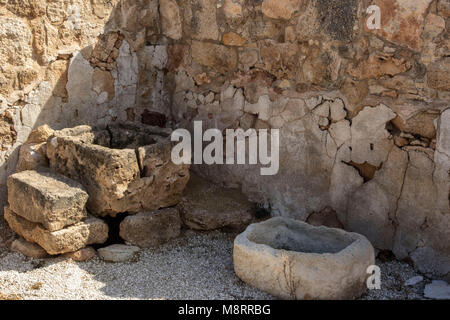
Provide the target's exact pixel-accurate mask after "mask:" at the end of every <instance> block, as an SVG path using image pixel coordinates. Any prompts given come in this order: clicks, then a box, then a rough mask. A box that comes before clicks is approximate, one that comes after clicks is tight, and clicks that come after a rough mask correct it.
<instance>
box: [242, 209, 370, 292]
mask: <svg viewBox="0 0 450 320" xmlns="http://www.w3.org/2000/svg"><path fill="white" fill-rule="evenodd" d="M233 259H234V269H235V272H236V274H237V276H238V277H239V278H241V279H242V280H243V281H244V282H246V283H248V284H250V285H253V286H255V287H257V288H259V289H261V290H263V291H266V292H269V293H270V294H272V295H275V296H278V297H280V298H283V299H354V298H357V297H359V296H361V295H362V294H363V293H364V292H365V290H366V289H367V285H366V279H367V277H368V274H367V273H366V272H367V268H368V267H369V266H370V265H374V264H375V253H374V249H373V247H372V245H371V244H370V242H369V241H368V240H367V239H366V238H365V237H364V236H362V235H359V234H357V233H349V232H346V231H343V230H341V229H333V228H327V227H314V226H311V225H309V224H307V223H303V222H300V221H297V220H292V219H287V218H282V217H276V218H272V219H270V220H267V221H265V222H261V223H256V224H252V225H250V226H249V227H248V228H247V230H246V231H245V232H244V233H242V234H240V235H239V236H238V237H237V238H236V239H235V242H234V252H233Z"/></svg>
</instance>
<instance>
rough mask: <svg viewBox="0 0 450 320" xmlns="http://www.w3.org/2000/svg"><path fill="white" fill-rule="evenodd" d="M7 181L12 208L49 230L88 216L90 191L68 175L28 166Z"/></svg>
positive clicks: (23, 216)
mask: <svg viewBox="0 0 450 320" xmlns="http://www.w3.org/2000/svg"><path fill="white" fill-rule="evenodd" d="M7 185H8V202H9V205H10V209H11V210H12V211H13V212H15V213H16V214H18V215H19V216H21V217H22V218H25V219H27V220H28V221H31V222H35V223H40V224H42V226H43V227H44V228H46V229H47V230H49V231H57V230H61V229H63V228H64V227H66V226H69V225H72V224H75V223H77V222H80V221H81V220H82V219H84V218H86V217H87V212H86V209H85V206H86V202H87V200H88V197H89V196H88V194H87V193H86V191H85V190H84V188H83V186H81V185H80V184H79V183H77V182H75V181H73V180H71V179H69V178H66V177H65V176H62V175H60V174H57V173H54V172H51V171H44V170H41V171H39V172H37V171H31V170H29V171H23V172H20V173H16V174H13V175H12V176H10V177H9V178H8V183H7Z"/></svg>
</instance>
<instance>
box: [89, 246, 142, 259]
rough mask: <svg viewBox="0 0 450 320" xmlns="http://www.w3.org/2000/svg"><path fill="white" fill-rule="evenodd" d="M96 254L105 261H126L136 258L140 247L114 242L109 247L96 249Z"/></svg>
mask: <svg viewBox="0 0 450 320" xmlns="http://www.w3.org/2000/svg"><path fill="white" fill-rule="evenodd" d="M97 251H98V255H99V256H100V257H101V258H102V259H103V260H106V261H110V262H127V261H133V260H134V259H136V257H137V254H138V253H139V251H140V249H139V248H138V247H135V246H127V245H124V244H114V245H112V246H109V247H105V248H100V249H98V250H97Z"/></svg>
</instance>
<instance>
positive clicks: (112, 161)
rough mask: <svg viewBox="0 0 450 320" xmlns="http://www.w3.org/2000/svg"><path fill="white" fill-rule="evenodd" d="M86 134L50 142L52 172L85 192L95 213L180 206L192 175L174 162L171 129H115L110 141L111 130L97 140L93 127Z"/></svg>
mask: <svg viewBox="0 0 450 320" xmlns="http://www.w3.org/2000/svg"><path fill="white" fill-rule="evenodd" d="M86 130H88V131H87V135H86V138H84V139H83V138H82V137H83V136H77V135H73V134H72V135H70V134H64V133H60V134H59V135H58V136H56V137H54V138H51V139H50V141H49V143H48V144H47V155H48V158H49V161H50V167H51V168H52V169H54V170H56V171H58V172H60V173H63V174H65V175H66V176H68V177H71V178H72V179H74V180H76V181H78V182H80V183H81V184H82V185H83V186H84V187H85V188H86V190H87V192H88V194H89V200H88V203H87V207H88V209H89V210H90V211H91V212H92V213H94V214H97V215H101V216H105V215H112V216H115V215H117V214H118V213H122V212H140V211H142V210H157V209H159V208H162V207H163V208H164V207H170V206H173V205H176V204H177V203H178V202H179V201H180V199H181V193H182V192H183V190H184V187H185V185H186V183H187V180H188V179H189V171H188V166H177V165H174V164H173V163H172V162H171V158H170V155H171V146H172V143H171V142H170V141H169V134H170V130H169V131H168V130H166V129H161V128H156V127H141V128H139V127H136V126H118V127H112V126H111V127H109V132H110V133H111V138H110V137H109V135H108V131H101V130H100V131H96V133H95V134H96V135H97V138H95V137H94V136H95V134H94V132H93V131H92V129H90V127H88V128H86ZM102 133H103V134H102ZM101 137H106V141H102V140H101ZM85 139H86V140H85ZM95 140H97V141H95ZM96 143H98V144H96ZM141 170H142V172H141Z"/></svg>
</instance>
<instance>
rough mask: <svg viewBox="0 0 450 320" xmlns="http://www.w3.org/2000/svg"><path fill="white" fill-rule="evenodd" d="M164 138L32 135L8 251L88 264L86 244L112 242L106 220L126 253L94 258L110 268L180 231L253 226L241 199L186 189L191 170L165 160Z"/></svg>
mask: <svg viewBox="0 0 450 320" xmlns="http://www.w3.org/2000/svg"><path fill="white" fill-rule="evenodd" d="M169 136H170V130H169V129H161V128H155V127H150V126H148V127H147V126H140V127H137V126H135V125H130V124H121V125H116V126H108V127H106V128H92V127H90V126H78V127H75V128H66V129H63V130H59V131H53V130H52V129H50V128H49V127H48V126H46V125H45V126H41V127H39V128H37V129H35V130H34V131H33V132H32V133H31V135H30V137H29V140H28V141H27V143H25V144H24V145H23V146H22V148H21V150H20V155H19V166H18V169H17V171H18V173H15V174H13V175H11V176H10V177H9V179H8V183H7V185H8V202H9V205H8V206H7V207H5V210H4V211H5V219H6V220H7V222H8V224H9V225H10V227H11V228H12V229H13V230H14V231H15V232H16V233H17V234H19V235H20V236H21V238H20V239H17V240H16V241H15V242H14V245H13V247H12V249H13V250H16V251H19V252H21V253H23V254H25V255H27V256H29V257H33V258H45V257H47V256H49V255H59V254H62V255H64V256H65V257H68V258H72V259H73V260H76V261H84V260H87V259H90V258H91V257H93V256H94V255H95V253H96V252H95V250H94V249H93V248H92V247H89V246H90V245H94V244H104V243H105V242H108V243H110V242H111V241H108V240H111V232H113V233H114V232H116V230H113V229H112V228H109V226H108V224H107V221H111V219H112V220H114V219H117V220H116V221H117V222H120V225H119V230H117V232H118V234H117V235H113V237H116V239H121V240H123V241H124V243H125V244H126V245H128V246H130V248H125V247H126V246H125V247H124V245H120V246H119V247H117V246H118V244H114V245H113V246H108V247H106V248H102V250H99V251H98V252H99V255H100V256H101V257H102V258H103V259H105V260H108V261H113V262H117V261H129V260H132V256H133V257H134V256H135V253H136V250H135V249H133V247H134V248H136V247H140V248H152V247H158V246H160V245H161V244H163V243H165V242H167V241H169V240H171V239H174V238H176V237H178V236H179V235H180V234H181V231H182V229H183V227H187V228H190V229H194V230H214V229H221V228H231V229H235V230H236V229H237V230H243V228H245V227H246V226H247V225H248V224H249V223H250V222H251V221H252V219H253V216H252V213H251V211H252V204H251V203H250V202H249V201H248V200H247V197H246V196H244V195H243V194H242V193H240V192H239V191H237V190H233V189H225V188H221V187H219V186H216V185H214V184H212V183H210V182H208V181H207V180H204V179H202V178H200V177H199V176H194V177H192V179H191V180H190V181H189V179H190V173H189V166H187V165H180V166H177V165H174V164H173V163H172V162H171V158H170V153H171V147H172V142H170V138H169ZM188 181H189V184H188ZM186 186H187V191H186V192H185V193H184V194H183V191H184V189H185V188H186ZM123 215H125V217H124V219H123V220H122V218H121V217H122V216H123ZM109 229H111V230H109ZM119 236H120V238H119ZM117 248H118V249H117ZM123 252H131V255H125V256H126V257H122V256H123V254H122V253H123ZM117 255H119V257H117Z"/></svg>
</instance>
